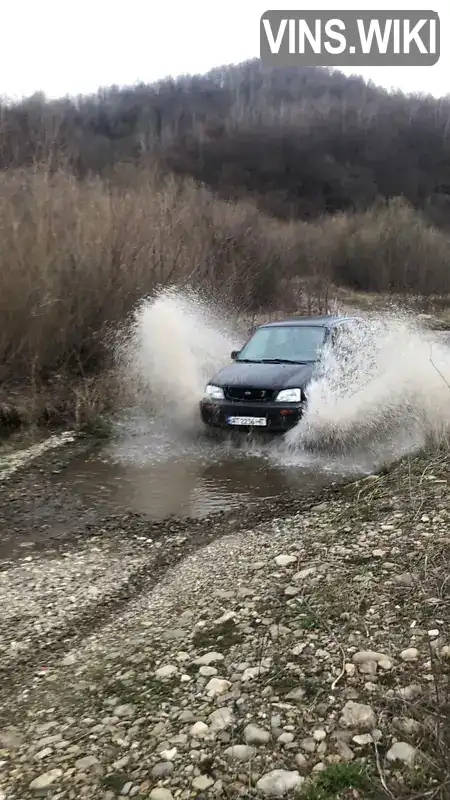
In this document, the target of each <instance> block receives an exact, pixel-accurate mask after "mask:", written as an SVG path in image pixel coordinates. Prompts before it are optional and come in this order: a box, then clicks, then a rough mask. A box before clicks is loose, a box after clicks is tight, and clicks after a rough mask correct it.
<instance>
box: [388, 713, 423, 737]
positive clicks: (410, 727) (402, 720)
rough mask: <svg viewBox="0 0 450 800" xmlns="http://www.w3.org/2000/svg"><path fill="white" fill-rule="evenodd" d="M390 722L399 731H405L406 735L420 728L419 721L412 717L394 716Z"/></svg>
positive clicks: (410, 734) (416, 731)
mask: <svg viewBox="0 0 450 800" xmlns="http://www.w3.org/2000/svg"><path fill="white" fill-rule="evenodd" d="M392 723H393V725H395V727H396V728H397V729H398V730H399V731H402V733H406V734H407V735H408V736H412V735H413V734H415V733H418V732H419V731H420V728H421V726H420V723H419V722H417V721H416V720H415V719H412V717H394V719H393V720H392Z"/></svg>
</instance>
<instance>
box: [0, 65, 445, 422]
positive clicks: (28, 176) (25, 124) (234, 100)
mask: <svg viewBox="0 0 450 800" xmlns="http://www.w3.org/2000/svg"><path fill="white" fill-rule="evenodd" d="M449 110H450V106H449V105H448V103H447V102H446V101H445V102H444V101H440V102H438V101H436V100H433V99H431V98H420V97H409V98H407V97H404V96H402V95H398V94H396V95H391V94H388V93H386V92H383V91H381V90H379V89H377V88H376V87H374V86H370V85H369V86H368V85H366V84H364V83H363V82H362V81H359V80H356V79H353V78H352V79H350V78H345V77H344V76H342V75H339V73H333V74H329V73H328V72H326V71H324V70H312V71H311V70H310V71H305V72H304V73H303V72H301V73H296V74H295V75H294V74H292V73H291V72H290V71H289V70H287V71H285V72H283V71H282V72H281V73H280V72H279V71H278V72H276V73H273V72H271V71H268V72H267V71H264V70H263V71H261V68H260V67H259V66H258V65H257V64H256V63H253V62H250V63H249V64H244V65H242V66H241V67H238V68H232V69H224V70H219V71H215V72H214V73H211V74H210V75H209V76H205V77H204V78H192V79H189V78H186V79H183V80H181V81H178V82H177V81H175V82H173V81H172V82H171V81H167V82H163V83H162V84H159V85H158V86H153V87H136V88H135V89H130V90H117V89H111V90H109V91H107V92H104V93H102V94H99V95H98V96H96V97H93V98H85V99H78V100H75V99H73V100H71V99H65V100H61V101H58V102H47V101H45V98H42V97H40V96H36V97H33V98H30V99H28V100H27V101H24V102H23V103H21V104H19V105H14V106H8V105H3V106H1V107H0V168H1V169H2V171H1V172H0V232H1V239H0V313H1V318H2V328H1V332H0V387H1V388H0V427H2V428H3V429H7V428H13V427H16V426H18V425H20V424H23V423H25V424H44V425H45V424H51V425H54V424H66V423H68V422H70V423H73V422H75V423H76V424H79V425H86V424H88V425H91V424H96V420H98V419H99V417H100V418H101V416H102V414H103V412H107V411H108V410H109V409H111V408H113V407H114V406H116V405H117V403H118V402H120V401H119V393H120V392H119V387H118V386H117V385H116V381H115V378H114V369H113V367H114V364H113V358H112V352H113V343H114V339H115V336H116V333H117V330H118V329H119V328H121V327H123V326H124V325H126V322H127V319H128V317H129V315H130V313H131V312H132V310H133V308H134V307H135V305H136V302H137V301H138V300H139V299H141V298H142V297H143V296H145V295H149V294H151V293H152V292H154V290H155V289H156V288H157V287H161V286H165V285H169V284H174V285H178V286H188V285H189V286H192V287H194V288H201V290H202V292H203V293H204V294H205V295H206V297H213V298H214V300H215V301H218V302H219V303H223V304H225V305H228V306H229V307H232V308H233V310H234V312H236V313H240V314H243V315H245V316H255V317H256V316H258V317H259V316H261V315H262V316H263V317H264V316H268V315H271V314H274V313H278V312H280V311H282V312H293V311H303V310H305V311H309V312H314V311H318V310H320V311H323V310H326V309H329V308H335V307H337V306H339V305H340V306H341V307H342V305H345V304H346V303H347V301H349V302H350V304H351V303H352V300H354V299H355V298H358V302H357V305H366V306H367V305H373V304H374V303H379V301H380V299H382V302H383V303H384V302H386V300H389V299H391V300H392V299H395V300H396V302H401V303H406V304H408V305H413V306H414V307H415V308H417V309H425V310H427V311H430V310H431V311H432V312H433V313H437V312H439V313H440V314H441V315H444V316H445V309H446V307H447V297H448V294H449V290H450V269H449V267H450V247H449V244H450V232H449V228H448V224H447V223H448V202H450V201H449V200H448V198H449V196H450V194H448V193H447V189H448V191H449V192H450V188H449V187H450V157H449V156H450V144H449V142H450V138H449V124H448V123H449V119H450V114H449ZM369 112H370V113H369ZM386 114H388V119H389V126H390V127H389V135H388V130H387V128H386V127H385V120H386ZM325 123H326V127H324V124H325ZM280 124H281V127H280ZM325 130H326V131H327V133H326V135H325ZM320 132H321V135H320V136H319V133H320ZM405 143H407V144H408V146H407V147H406V145H405ZM219 165H220V169H219ZM306 169H307V170H308V173H306V172H305V170H306ZM267 170H270V175H269V174H268V173H267ZM447 172H448V175H447ZM446 187H447V188H446Z"/></svg>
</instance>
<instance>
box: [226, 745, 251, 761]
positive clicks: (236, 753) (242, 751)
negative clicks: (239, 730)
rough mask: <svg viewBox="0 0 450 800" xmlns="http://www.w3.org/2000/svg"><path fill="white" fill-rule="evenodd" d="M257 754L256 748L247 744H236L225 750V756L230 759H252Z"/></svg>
mask: <svg viewBox="0 0 450 800" xmlns="http://www.w3.org/2000/svg"><path fill="white" fill-rule="evenodd" d="M255 755H256V749H255V748H254V747H250V746H249V745H247V744H234V745H233V746H232V747H227V749H226V750H224V756H225V758H227V759H228V760H229V761H250V760H251V759H252V758H254V757H255Z"/></svg>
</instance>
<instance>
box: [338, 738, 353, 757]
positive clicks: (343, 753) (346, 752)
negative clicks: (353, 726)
mask: <svg viewBox="0 0 450 800" xmlns="http://www.w3.org/2000/svg"><path fill="white" fill-rule="evenodd" d="M336 752H337V753H338V754H339V755H340V757H341V759H342V761H353V759H354V757H355V754H354V752H353V750H351V749H350V747H349V746H348V744H347V743H346V742H344V741H343V740H342V739H338V740H337V742H336Z"/></svg>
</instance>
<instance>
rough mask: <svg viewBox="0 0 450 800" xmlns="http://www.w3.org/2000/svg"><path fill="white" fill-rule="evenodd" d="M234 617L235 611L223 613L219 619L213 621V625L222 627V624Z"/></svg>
mask: <svg viewBox="0 0 450 800" xmlns="http://www.w3.org/2000/svg"><path fill="white" fill-rule="evenodd" d="M235 617H237V614H236V612H235V611H225V612H224V613H223V614H222V616H221V617H218V618H217V619H215V620H214V625H223V624H224V622H229V621H230V619H234V618H235Z"/></svg>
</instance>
